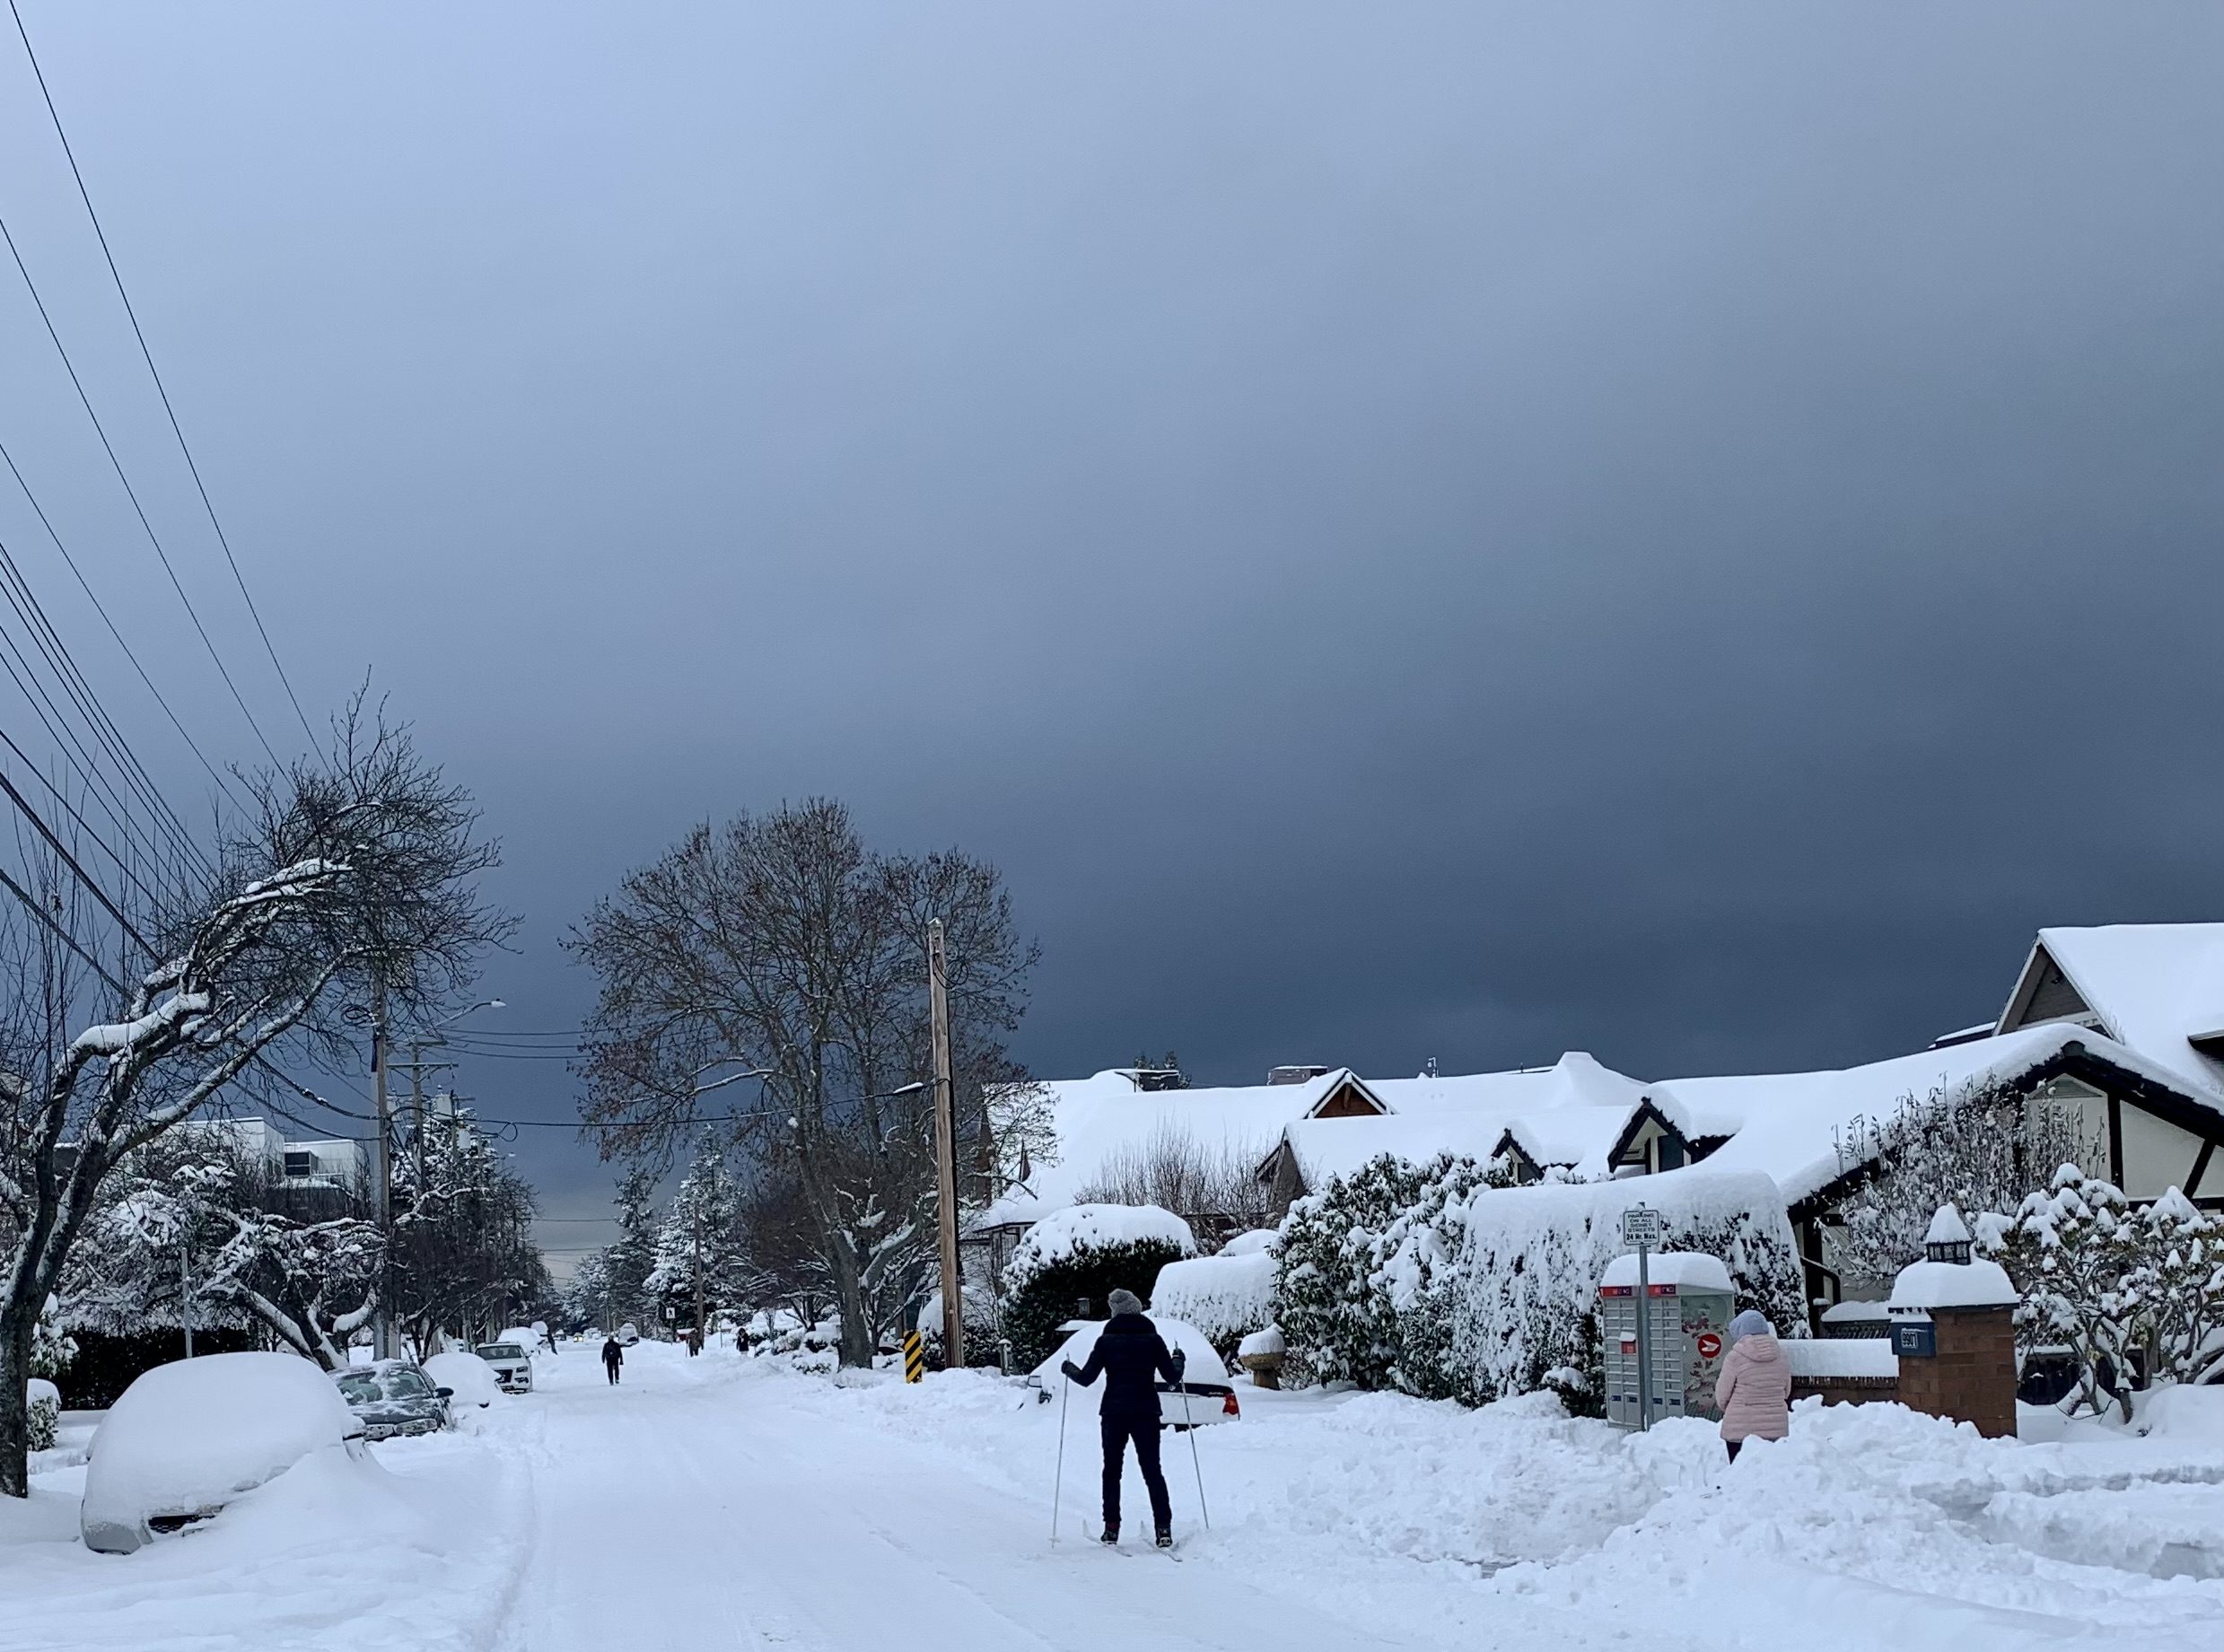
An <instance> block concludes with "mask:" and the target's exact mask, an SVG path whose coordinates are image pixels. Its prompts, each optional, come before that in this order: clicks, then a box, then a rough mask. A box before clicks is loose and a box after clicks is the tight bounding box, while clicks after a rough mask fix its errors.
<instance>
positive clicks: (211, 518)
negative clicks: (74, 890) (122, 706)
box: [8, 0, 317, 763]
mask: <svg viewBox="0 0 2224 1652" xmlns="http://www.w3.org/2000/svg"><path fill="white" fill-rule="evenodd" d="M8 10H9V12H10V13H13V16H14V18H15V32H16V33H17V35H18V36H20V37H21V38H22V42H23V55H24V56H25V57H29V58H30V59H31V74H32V75H33V76H34V77H35V78H36V79H37V80H38V82H39V96H40V97H42V98H44V99H45V100H46V105H47V116H48V118H49V119H50V120H52V121H53V122H54V135H55V136H56V137H57V138H59V139H60V140H61V142H62V153H63V155H64V156H65V157H66V159H67V160H68V162H69V175H70V177H71V178H73V179H75V180H76V183H77V198H78V199H79V200H81V201H83V202H84V204H85V216H86V217H88V218H90V219H91V220H92V233H93V235H94V236H95V237H96V238H97V239H98V240H99V241H100V243H101V257H102V258H105V259H106V260H107V261H108V273H109V279H110V280H112V281H113V282H115V284H116V296H117V297H118V298H119V299H121V300H123V302H124V314H125V315H127V317H129V318H130V319H131V336H132V337H134V338H136V339H137V340H138V341H139V355H140V358H141V359H142V360H144V362H145V363H146V370H147V373H148V375H149V376H150V377H151V378H153V380H154V389H155V393H156V394H157V395H159V396H160V397H161V398H162V412H163V413H164V415H167V416H168V418H169V420H170V433H171V435H173V436H175V437H177V439H178V451H179V452H180V453H182V454H184V455H185V462H186V468H187V469H188V471H190V472H191V473H192V475H193V486H194V489H195V491H196V492H197V493H198V494H200V496H201V508H202V509H203V510H204V511H207V512H208V525H209V526H210V527H211V528H213V529H215V530H216V543H217V544H218V545H220V546H223V553H224V562H225V563H226V564H228V565H229V566H230V568H231V569H232V583H233V584H235V585H237V586H238V587H239V588H240V598H241V600H242V601H243V602H245V603H246V604H247V611H248V615H249V616H250V618H252V619H253V620H254V622H255V634H256V635H258V636H259V637H260V638H262V641H263V651H264V652H265V653H267V654H268V655H269V656H270V667H271V669H273V670H274V671H276V673H277V674H278V681H279V683H280V684H281V685H282V686H284V687H285V697H286V699H287V700H289V701H290V702H292V704H293V715H294V716H296V717H298V718H300V719H301V725H302V733H303V734H305V735H307V736H308V737H309V744H310V746H311V748H312V749H313V748H314V747H315V746H316V744H317V732H316V730H314V729H311V727H310V726H309V716H308V713H307V712H303V711H302V703H301V699H300V697H299V696H298V695H295V694H294V692H293V679H292V678H290V677H287V676H286V674H285V665H284V663H283V662H281V661H280V660H279V659H278V651H277V648H276V645H275V644H274V643H273V642H271V641H270V633H269V631H268V630H267V628H266V627H265V626H264V625H263V616H262V612H261V610H260V609H258V608H257V607H256V606H255V598H254V595H253V593H251V592H250V590H248V589H247V576H246V575H244V574H242V573H241V572H240V564H239V559H238V558H237V557H235V556H233V555H232V540H231V538H229V536H227V535H226V534H225V532H224V528H223V523H222V522H221V521H219V520H217V519H216V507H215V504H214V503H212V502H211V501H210V499H209V496H208V486H207V485H206V483H204V482H203V481H202V480H201V468H200V466H199V465H198V464H197V463H196V462H195V460H194V458H193V450H192V448H191V447H190V446H188V444H187V441H186V439H185V430H184V428H183V427H182V426H181V425H179V423H178V410H177V409H176V408H175V407H174V406H171V400H170V387H169V386H168V385H166V384H164V383H163V382H162V370H161V369H160V368H158V367H156V366H155V365H154V353H153V351H152V350H151V349H149V348H148V347H147V342H146V334H145V332H144V330H143V329H142V328H140V326H139V312H138V311H137V310H135V309H134V308H132V303H131V294H130V293H128V292H127V291H126V290H125V288H124V276H123V272H122V271H121V270H119V269H118V268H117V267H116V255H115V253H114V252H112V251H111V250H109V244H108V232H107V231H106V230H104V229H102V228H101V214H99V213H98V212H96V211H94V210H93V205H92V192H91V191H89V190H88V189H87V188H85V175H84V173H83V172H82V171H81V170H78V166H77V152H76V151H75V150H74V149H72V148H71V147H70V142H69V134H68V133H67V132H66V131H65V130H64V129H63V127H62V112H61V110H59V109H57V108H55V106H54V93H53V92H52V90H51V89H49V88H48V85H47V75H46V71H45V70H44V69H42V68H40V67H39V54H38V52H37V51H35V50H34V49H33V48H32V47H31V32H30V31H29V30H27V29H25V28H24V27H23V13H22V9H21V8H20V7H18V6H17V4H16V3H15V0H8ZM25 279H26V280H28V279H29V277H28V276H26V277H25ZM72 376H73V377H74V374H73V375H72ZM163 565H164V566H165V567H167V566H168V565H169V560H168V558H164V560H163ZM171 578H172V582H173V583H174V582H175V580H176V576H175V575H172V576H171ZM179 595H180V596H183V595H184V592H183V591H182V590H181V591H180V592H179ZM190 606H191V605H190V604H188V608H189V607H190ZM194 623H195V624H196V625H198V624H199V623H200V622H199V621H198V620H196V621H195V622H194ZM204 640H206V639H204ZM218 669H223V667H222V662H221V661H219V662H218ZM224 680H225V683H226V684H227V685H229V684H230V682H231V680H232V679H231V677H229V676H227V677H225V679H224ZM234 697H235V698H236V697H237V691H236V690H234ZM240 709H241V711H246V710H247V706H246V703H245V702H244V701H242V702H241V706H240ZM254 721H255V719H254V716H253V714H252V713H251V712H250V714H249V716H248V722H249V723H250V726H251V725H252V724H253V723H254ZM255 736H256V738H257V739H261V738H262V730H260V729H257V730H255ZM264 749H265V750H266V751H267V750H268V749H269V747H268V743H267V742H266V743H265V745H264ZM271 761H272V762H274V763H275V762H276V761H277V754H276V753H275V752H273V753H272V754H271Z"/></svg>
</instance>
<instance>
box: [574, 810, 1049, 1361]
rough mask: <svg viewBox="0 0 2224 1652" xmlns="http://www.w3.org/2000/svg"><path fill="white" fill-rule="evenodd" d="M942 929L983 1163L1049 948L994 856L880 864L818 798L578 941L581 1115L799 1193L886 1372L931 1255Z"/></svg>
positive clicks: (845, 1308) (599, 915) (956, 1040)
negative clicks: (716, 1132)
mask: <svg viewBox="0 0 2224 1652" xmlns="http://www.w3.org/2000/svg"><path fill="white" fill-rule="evenodd" d="M937 917H939V918H940V919H941V921H942V923H943V926H944V932H945V937H946V945H947V951H948V957H949V983H950V1018H951V1023H952V1060H953V1069H954V1072H955V1076H956V1097H955V1099H956V1103H957V1107H958V1116H959V1131H958V1140H959V1142H961V1143H968V1144H972V1145H973V1147H974V1149H975V1154H976V1158H978V1159H979V1160H981V1161H982V1162H986V1161H988V1160H989V1159H991V1158H993V1143H992V1142H991V1141H990V1136H989V1123H988V1118H989V1114H988V1109H987V1106H986V1105H985V1095H986V1092H987V1091H988V1090H989V1089H990V1088H992V1087H995V1086H1000V1085H1008V1084H1010V1083H1012V1082H1015V1081H1017V1080H1019V1079H1022V1078H1024V1074H1023V1073H1021V1072H1020V1070H1019V1068H1018V1067H1017V1065H1016V1064H1015V1063H1014V1062H1012V1061H1011V1058H1010V1056H1009V1054H1008V1053H1007V1052H1006V1051H1005V1048H1004V1045H1003V1036H1004V1035H1005V1034H1006V1033H1008V1032H1009V1031H1010V1030H1011V1028H1012V1027H1014V1026H1016V1025H1017V1023H1018V1021H1019V1018H1020V1014H1021V1013H1022V1011H1023V1010H1024V1008H1025V1004H1026V984H1025V983H1026V977H1027V974H1028V972H1029V969H1030V968H1031V967H1032V966H1033V964H1034V961H1035V957H1036V948H1034V947H1032V946H1031V945H1029V944H1026V943H1023V942H1022V941H1021V940H1020V939H1019V936H1018V933H1017V931H1016V929H1015V927H1014V925H1013V922H1012V917H1011V897H1010V896H1009V895H1008V894H1007V893H1006V892H1005V890H1004V888H1003V882H1002V879H1001V878H1000V877H999V875H998V874H997V872H996V870H995V869H994V868H993V867H991V866H988V865H987V864H985V862H982V861H975V860H973V859H971V858H969V857H968V856H965V855H963V854H959V853H957V852H947V853H941V854H933V855H927V856H923V857H910V856H886V855H878V854H875V853H873V852H871V851H870V850H869V849H868V848H867V847H866V846H865V843H864V842H863V840H862V837H860V835H858V833H857V830H856V828H855V826H854V824H853V822H852V821H851V819H850V816H849V811H848V810H847V809H845V808H844V807H843V806H842V805H840V804H839V803H836V802H832V801H828V800H811V801H807V802H805V803H802V804H800V805H796V806H792V807H791V806H784V807H782V808H781V809H777V810H775V811H774V812H772V813H770V814H766V815H763V816H757V817H750V816H743V817H740V818H739V819H737V820H735V821H733V822H732V823H731V825H729V826H725V827H723V828H721V829H717V830H714V829H713V828H711V827H710V826H698V827H697V828H696V829H695V830H694V831H693V832H690V833H689V834H688V835H687V837H686V838H684V839H682V840H681V842H680V843H678V844H677V845H675V846H674V847H673V848H672V849H671V850H670V851H669V852H667V853H666V854H665V855H664V856H663V857H662V858H661V859H660V860H658V861H656V862H655V863H653V864H652V865H650V866H647V867H644V868H643V869H642V870H638V871H635V872H634V873H632V874H631V875H629V876H628V877H627V878H626V880H625V882H624V883H623V885H622V886H621V887H620V888H619V890H618V893H617V895H616V896H613V897H612V898H610V899H609V900H606V901H604V902H602V903H600V905H597V906H596V907H595V909H594V910H593V912H592V913H590V914H589V915H588V917H587V919H586V920H585V922H584V923H583V925H582V928H581V929H580V930H579V931H578V932H577V933H576V934H575V935H574V938H573V940H572V941H571V942H570V945H571V946H572V948H574V952H575V953H576V954H577V956H579V957H581V958H582V960H583V961H584V962H586V963H587V964H588V965H589V966H590V967H591V968H592V969H593V970H594V972H595V974H596V975H597V976H598V977H599V980H600V994H599V997H598V1000H597V1002H596V1007H595V1010H594V1013H593V1015H592V1016H591V1018H590V1019H589V1023H588V1038H587V1042H586V1046H585V1048H586V1055H585V1058H584V1060H583V1062H582V1071H583V1074H584V1077H585V1079H586V1081H587V1090H588V1094H587V1098H586V1100H585V1101H584V1103H583V1104H582V1114H583V1116H584V1118H585V1119H586V1121H587V1122H588V1123H592V1124H595V1125H597V1126H600V1129H599V1131H598V1135H599V1138H600V1145H601V1148H602V1150H603V1153H604V1155H605V1156H606V1157H615V1158H626V1159H628V1160H631V1161H633V1162H635V1163H646V1164H654V1165H656V1166H658V1167H665V1166H668V1165H669V1164H670V1161H671V1158H672V1155H673V1154H674V1153H675V1152H677V1151H679V1150H682V1149H687V1148H690V1147H691V1146H692V1144H693V1143H694V1142H695V1141H696V1139H697V1137H698V1135H699V1133H700V1132H701V1130H702V1128H703V1127H704V1126H705V1124H706V1123H707V1124H710V1125H712V1126H713V1127H714V1128H717V1129H722V1130H724V1131H726V1132H729V1133H730V1137H731V1141H732V1142H733V1144H734V1146H735V1147H736V1148H737V1149H738V1150H739V1152H740V1157H741V1158H742V1159H743V1160H744V1161H745V1162H747V1163H749V1164H750V1165H752V1166H753V1167H755V1169H756V1170H757V1173H758V1175H759V1176H761V1177H766V1178H769V1179H770V1180H771V1181H773V1182H775V1183H779V1182H788V1183H792V1185H793V1186H794V1188H795V1189H796V1190H797V1191H798V1192H799V1193H801V1199H802V1204H803V1208H804V1210H805V1211H806V1212H807V1213H808V1217H809V1219H810V1227H811V1231H812V1235H813V1239H814V1244H815V1249H816V1251H817V1254H818V1256H819V1261H820V1263H822V1264H823V1266H824V1268H825V1271H826V1276H827V1287H828V1290H829V1293H830V1294H831V1296H832V1297H833V1298H834V1301H835V1304H836V1308H837V1310H838V1311H839V1313H840V1315H841V1318H842V1359H843V1362H844V1363H845V1364H848V1365H863V1364H867V1363H869V1362H870V1361H871V1358H872V1353H873V1350H874V1347H875V1344H876V1341H877V1338H878V1334H879V1333H880V1331H881V1330H882V1329H884V1328H885V1327H886V1325H887V1324H888V1321H889V1315H890V1314H891V1313H892V1311H893V1309H894V1307H900V1306H901V1303H902V1302H903V1301H904V1300H906V1299H908V1298H911V1297H912V1296H914V1295H915V1294H916V1292H917V1290H918V1289H919V1275H920V1273H921V1271H922V1270H923V1268H924V1262H925V1257H926V1255H927V1254H929V1252H930V1250H931V1244H930V1238H931V1233H932V1228H933V1219H934V1205H933V1179H934V1178H933V1109H932V1106H931V1103H930V1098H929V1095H928V1092H927V1089H926V1087H925V1086H924V1082H923V1081H924V1079H926V1077H927V1072H928V1055H927V1050H928V1027H927V1012H926V1011H927V1004H926V925H927V922H928V920H929V919H930V918H937ZM753 1091H754V1094H753V1093H752V1092H753ZM891 1305H893V1306H891Z"/></svg>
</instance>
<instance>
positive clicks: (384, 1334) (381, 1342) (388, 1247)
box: [371, 981, 394, 1359]
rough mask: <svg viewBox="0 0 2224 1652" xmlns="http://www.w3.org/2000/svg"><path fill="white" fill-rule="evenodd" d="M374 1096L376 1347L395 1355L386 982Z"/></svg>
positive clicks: (375, 1016)
mask: <svg viewBox="0 0 2224 1652" xmlns="http://www.w3.org/2000/svg"><path fill="white" fill-rule="evenodd" d="M371 1100H372V1108H371V1110H372V1112H373V1113H375V1114H378V1120H379V1122H378V1124H377V1126H376V1129H377V1131H378V1132H379V1133H378V1177H379V1312H378V1318H377V1319H376V1321H374V1322H373V1323H374V1324H376V1326H377V1330H376V1333H375V1334H374V1335H373V1337H372V1352H374V1353H375V1354H377V1355H378V1357H379V1358H380V1359H392V1358H393V1357H394V1291H393V1284H394V1121H393V1120H392V1118H390V1116H389V1115H388V1114H387V1109H386V983H384V982H382V981H374V982H373V983H372V989H371Z"/></svg>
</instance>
